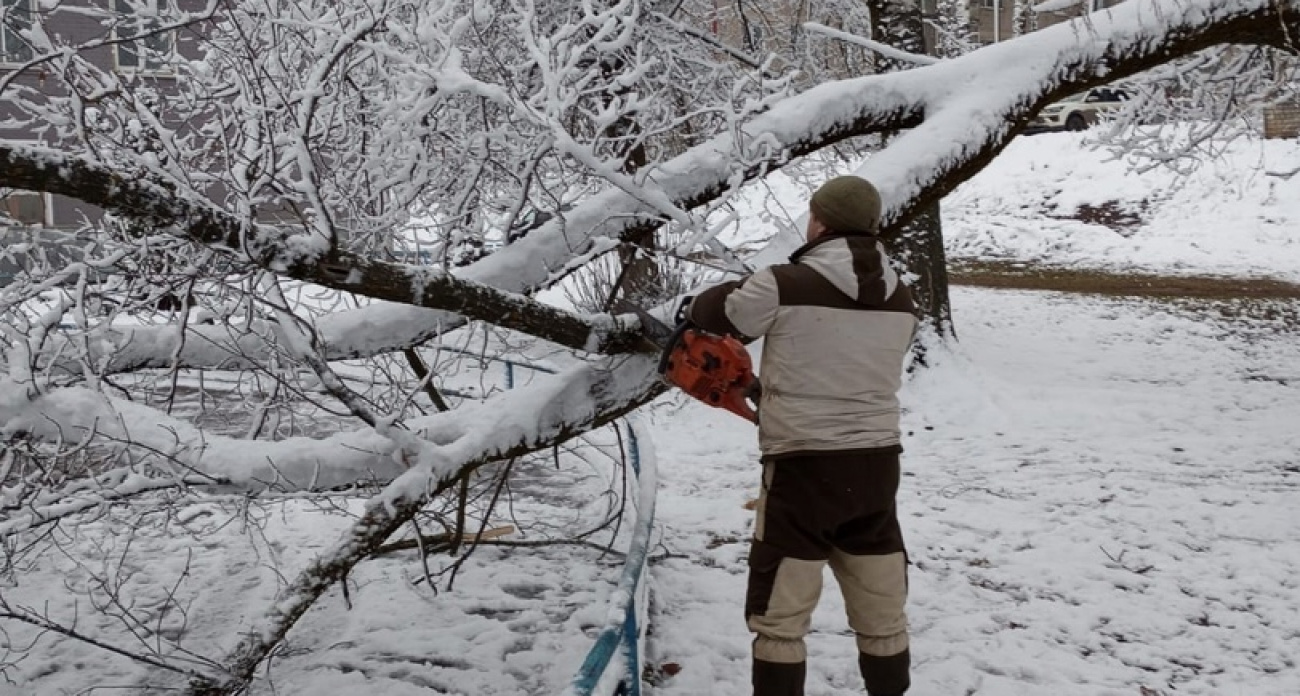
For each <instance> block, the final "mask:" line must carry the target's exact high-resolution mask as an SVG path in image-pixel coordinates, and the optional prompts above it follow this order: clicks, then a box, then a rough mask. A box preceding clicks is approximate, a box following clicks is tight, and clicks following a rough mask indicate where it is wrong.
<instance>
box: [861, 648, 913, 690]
mask: <svg viewBox="0 0 1300 696" xmlns="http://www.w3.org/2000/svg"><path fill="white" fill-rule="evenodd" d="M911 666H912V656H911V654H910V653H909V652H908V651H906V650H904V651H903V652H901V653H898V654H897V655H889V656H888V657H877V656H875V655H867V654H864V653H858V668H859V669H861V670H862V681H864V682H866V685H867V693H868V694H870V696H903V693H904V692H906V691H907V688H908V687H910V686H911V685H912V677H911Z"/></svg>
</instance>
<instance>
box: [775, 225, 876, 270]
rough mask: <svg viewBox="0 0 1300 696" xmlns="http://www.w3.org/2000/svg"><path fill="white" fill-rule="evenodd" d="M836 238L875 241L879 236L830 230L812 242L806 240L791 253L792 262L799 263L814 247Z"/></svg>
mask: <svg viewBox="0 0 1300 696" xmlns="http://www.w3.org/2000/svg"><path fill="white" fill-rule="evenodd" d="M836 239H848V240H854V239H869V240H871V241H872V242H875V241H877V239H878V238H877V237H875V236H874V235H865V234H842V233H839V232H829V233H827V234H824V235H822V236H820V237H818V238H816V239H814V240H812V241H811V242H806V243H805V244H804V245H803V246H801V247H799V248H798V249H795V250H794V253H793V254H790V263H799V259H800V258H802V257H803V256H804V255H805V254H807V253H808V252H810V251H812V250H813V249H816V248H817V247H819V246H821V245H823V244H825V243H827V242H833V241H835V240H836Z"/></svg>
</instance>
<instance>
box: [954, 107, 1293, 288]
mask: <svg viewBox="0 0 1300 696" xmlns="http://www.w3.org/2000/svg"><path fill="white" fill-rule="evenodd" d="M1093 137H1094V136H1092V135H1091V134H1090V133H1047V134H1043V135H1037V136H1033V137H1029V138H1017V139H1016V140H1015V141H1014V142H1012V143H1011V145H1010V147H1008V148H1007V149H1006V150H1005V151H1004V152H1003V153H1002V155H1000V156H999V157H998V158H997V159H996V160H994V161H993V163H992V164H990V165H989V167H988V168H987V169H985V170H984V171H983V172H981V173H980V174H979V175H978V176H976V177H974V178H973V179H971V180H970V181H968V182H966V184H964V185H963V186H961V187H960V188H958V189H957V190H956V191H954V192H953V193H952V194H951V195H950V196H948V197H947V198H946V199H944V202H943V217H944V224H945V229H944V233H945V239H946V240H947V248H948V253H949V254H950V255H951V256H952V257H953V258H958V259H961V258H1004V259H1017V260H1025V261H1037V262H1049V263H1053V264H1065V265H1073V266H1085V267H1111V268H1121V267H1132V268H1139V269H1145V270H1154V271H1161V272H1165V273H1174V274H1196V273H1200V274H1216V275H1234V276H1265V275H1267V276H1273V277H1277V278H1280V279H1284V280H1292V281H1296V280H1300V234H1297V230H1300V175H1298V176H1292V177H1291V178H1289V179H1287V178H1281V177H1279V176H1272V175H1270V174H1268V172H1288V171H1291V170H1293V169H1295V167H1296V165H1297V163H1300V141H1297V140H1294V139H1292V140H1257V139H1246V138H1242V139H1239V140H1237V141H1235V142H1231V143H1227V144H1218V145H1216V146H1215V150H1216V153H1215V155H1214V156H1209V155H1207V156H1206V161H1205V162H1204V164H1203V165H1201V166H1200V167H1199V168H1197V169H1196V170H1195V171H1193V172H1192V173H1190V174H1188V175H1186V176H1178V175H1176V174H1175V173H1174V172H1173V171H1171V170H1170V169H1168V168H1165V167H1157V168H1154V169H1145V170H1143V171H1138V170H1136V169H1134V167H1138V166H1141V165H1149V162H1144V161H1140V160H1136V159H1134V158H1132V157H1129V158H1127V159H1125V160H1115V159H1114V155H1113V154H1112V153H1111V152H1110V151H1109V150H1106V149H1102V148H1094V147H1090V146H1089V145H1088V143H1089V141H1090V139H1091V138H1093ZM1098 216H1101V217H1103V218H1106V217H1109V218H1113V219H1114V220H1115V222H1114V224H1111V225H1107V224H1102V223H1100V222H1095V221H1088V220H1090V219H1094V220H1095V219H1096V217H1098ZM1081 218H1082V219H1081Z"/></svg>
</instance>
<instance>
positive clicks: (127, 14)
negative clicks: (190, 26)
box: [113, 0, 176, 72]
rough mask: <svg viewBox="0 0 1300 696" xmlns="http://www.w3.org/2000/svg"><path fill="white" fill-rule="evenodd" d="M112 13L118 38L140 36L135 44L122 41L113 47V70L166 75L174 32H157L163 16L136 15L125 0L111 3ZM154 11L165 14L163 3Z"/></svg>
mask: <svg viewBox="0 0 1300 696" xmlns="http://www.w3.org/2000/svg"><path fill="white" fill-rule="evenodd" d="M113 5H114V9H115V10H116V11H117V13H118V15H120V16H121V18H122V19H121V22H120V23H119V24H118V26H117V35H118V36H119V37H131V36H141V37H142V38H141V39H140V40H139V41H124V42H122V43H120V44H117V45H116V49H117V50H116V53H117V67H118V69H119V70H122V71H126V72H166V71H167V69H168V65H169V64H170V63H171V59H172V56H173V54H174V53H175V52H176V32H174V31H159V28H161V27H162V25H163V19H164V16H163V14H164V13H162V12H160V13H158V14H149V15H145V14H140V13H137V12H136V11H135V10H133V9H132V3H130V2H128V1H127V0H113ZM157 7H158V9H159V10H160V11H161V10H165V7H164V4H163V3H161V2H160V3H158V5H157Z"/></svg>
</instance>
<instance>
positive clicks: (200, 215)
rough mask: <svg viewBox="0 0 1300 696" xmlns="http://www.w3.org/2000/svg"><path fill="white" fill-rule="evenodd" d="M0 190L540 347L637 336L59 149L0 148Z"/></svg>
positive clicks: (597, 347) (598, 344) (615, 344)
mask: <svg viewBox="0 0 1300 696" xmlns="http://www.w3.org/2000/svg"><path fill="white" fill-rule="evenodd" d="M0 172H3V174H0V184H2V185H4V186H12V187H15V188H22V189H28V190H31V191H46V192H49V193H56V194H61V195H64V196H69V197H72V198H77V199H80V200H82V201H85V202H87V203H90V204H93V205H96V206H99V207H101V208H104V209H105V210H109V211H112V212H114V213H117V214H120V215H125V216H129V217H131V218H134V219H136V220H138V221H140V222H142V223H145V224H147V225H150V226H153V227H156V228H158V229H159V230H170V231H172V232H173V233H174V234H176V235H177V236H181V237H184V238H187V239H190V240H193V241H195V242H199V243H202V244H208V245H211V246H214V247H218V248H224V249H229V250H232V251H237V252H240V253H242V254H244V255H245V256H246V257H247V258H249V259H251V260H252V261H254V262H256V263H258V264H259V265H261V266H263V267H265V268H268V269H270V270H273V271H275V272H276V273H278V274H280V275H282V276H285V277H287V278H293V279H296V280H301V281H306V282H310V283H315V284H317V285H321V286H324V287H327V288H333V289H336V290H344V291H347V292H352V293H356V294H359V295H364V296H366V297H371V298H374V299H378V300H388V301H390V302H399V303H403V304H409V305H414V306H417V307H424V308H427V309H440V310H445V311H450V312H454V313H456V314H460V315H462V316H465V317H470V318H475V319H484V320H487V321H491V322H492V323H493V324H496V325H498V326H502V327H505V328H508V329H514V330H516V331H522V332H524V333H528V334H531V335H533V336H537V337H539V338H544V339H546V340H549V341H553V342H555V343H558V344H560V345H563V346H567V347H569V348H573V349H575V350H586V351H593V352H603V353H619V352H626V351H629V350H632V349H633V348H634V347H635V345H636V338H637V332H636V331H632V330H628V329H627V328H624V327H620V325H619V324H617V323H616V322H614V321H612V320H610V319H608V318H606V317H582V316H578V315H575V314H573V313H570V312H566V311H564V310H561V309H558V308H556V307H553V306H550V305H546V304H543V303H541V302H537V301H535V300H532V299H529V298H527V297H524V296H523V295H519V294H515V293H511V292H507V291H504V290H500V289H497V288H493V287H489V286H486V285H482V284H479V283H477V282H474V281H471V280H462V279H460V278H456V277H455V276H452V275H451V274H449V273H447V272H445V271H443V270H440V269H434V268H430V267H421V266H411V265H407V264H401V263H392V262H388V261H382V260H379V259H372V258H366V257H363V256H359V255H356V254H352V253H349V252H347V251H343V250H340V249H336V248H313V247H314V246H315V245H313V244H312V243H311V242H309V241H307V240H306V238H305V237H304V236H303V235H294V234H290V233H289V231H288V230H286V229H283V228H275V227H271V226H266V225H253V226H250V225H245V224H243V222H242V221H241V220H239V219H238V218H236V217H235V216H234V215H231V214H230V213H227V212H225V211H224V210H221V209H220V208H217V207H216V206H215V205H213V204H211V203H209V202H207V201H204V200H200V199H198V198H195V197H191V196H186V195H181V194H178V193H174V192H172V191H170V190H169V187H167V186H164V185H160V184H157V183H154V182H151V181H149V180H147V179H144V178H133V179H123V178H122V177H121V176H120V175H119V174H118V173H117V172H116V171H114V170H112V169H110V168H109V167H107V166H105V165H102V164H98V163H95V162H91V161H89V160H86V159H84V158H81V157H77V156H73V155H68V154H65V153H62V152H59V151H56V150H49V149H46V148H37V147H32V146H26V145H18V144H7V145H0Z"/></svg>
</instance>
